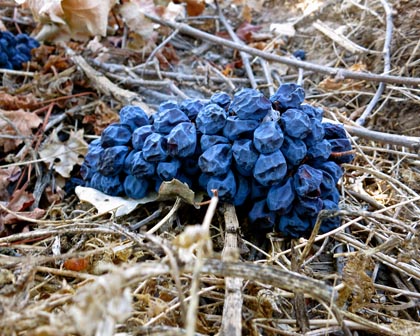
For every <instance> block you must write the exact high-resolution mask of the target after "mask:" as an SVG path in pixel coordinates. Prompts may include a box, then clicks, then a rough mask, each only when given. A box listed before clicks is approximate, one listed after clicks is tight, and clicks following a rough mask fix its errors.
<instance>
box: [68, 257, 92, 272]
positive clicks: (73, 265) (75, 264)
mask: <svg viewBox="0 0 420 336" xmlns="http://www.w3.org/2000/svg"><path fill="white" fill-rule="evenodd" d="M88 266H89V259H88V258H70V259H67V260H66V261H65V262H64V263H63V267H64V268H65V269H67V270H69V271H74V272H80V271H84V270H85V269H86V268H88Z"/></svg>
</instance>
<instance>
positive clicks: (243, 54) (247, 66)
mask: <svg viewBox="0 0 420 336" xmlns="http://www.w3.org/2000/svg"><path fill="white" fill-rule="evenodd" d="M216 5H217V12H218V14H219V19H220V21H221V22H222V23H223V25H224V26H225V28H226V30H227V31H228V33H229V36H230V38H231V39H232V40H233V41H234V42H235V43H237V44H239V45H244V43H243V42H242V41H241V40H240V39H239V37H238V35H236V33H235V32H234V31H233V29H232V26H231V25H230V24H229V22H228V20H226V17H225V16H224V15H223V13H222V10H221V9H220V7H219V5H218V4H217V2H216ZM239 54H240V55H241V59H242V63H243V65H244V68H245V71H246V73H247V75H248V78H249V82H250V83H251V87H252V88H253V89H256V88H257V82H256V81H255V77H254V73H253V72H252V68H251V64H250V63H249V55H248V54H247V53H246V52H243V51H240V52H239Z"/></svg>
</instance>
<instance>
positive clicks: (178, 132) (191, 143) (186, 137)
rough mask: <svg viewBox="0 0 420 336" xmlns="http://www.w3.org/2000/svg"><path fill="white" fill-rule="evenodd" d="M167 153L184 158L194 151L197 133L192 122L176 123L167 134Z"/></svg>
mask: <svg viewBox="0 0 420 336" xmlns="http://www.w3.org/2000/svg"><path fill="white" fill-rule="evenodd" d="M167 146H168V154H169V155H170V156H173V157H180V158H186V157H188V156H191V155H193V154H194V152H195V147H196V146H197V133H196V130H195V126H194V124H192V123H190V122H183V123H180V124H178V125H176V126H175V127H174V128H173V129H172V130H171V132H170V133H169V135H168V136H167Z"/></svg>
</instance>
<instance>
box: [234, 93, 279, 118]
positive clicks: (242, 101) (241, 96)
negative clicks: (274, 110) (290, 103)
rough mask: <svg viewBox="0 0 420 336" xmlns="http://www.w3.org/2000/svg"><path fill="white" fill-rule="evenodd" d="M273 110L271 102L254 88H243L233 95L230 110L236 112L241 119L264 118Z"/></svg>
mask: <svg viewBox="0 0 420 336" xmlns="http://www.w3.org/2000/svg"><path fill="white" fill-rule="evenodd" d="M270 111H271V102H270V100H269V99H267V98H266V97H264V95H263V94H262V93H261V92H260V91H257V90H254V89H249V88H245V89H241V90H239V91H238V92H237V93H235V95H234V96H233V100H232V102H231V104H230V106H229V112H230V113H235V114H236V115H237V116H238V117H239V119H244V120H249V119H251V120H262V119H263V118H264V117H265V116H266V115H267V113H268V112H270Z"/></svg>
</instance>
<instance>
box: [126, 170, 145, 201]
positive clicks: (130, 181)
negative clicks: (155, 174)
mask: <svg viewBox="0 0 420 336" xmlns="http://www.w3.org/2000/svg"><path fill="white" fill-rule="evenodd" d="M123 185H124V191H125V194H126V195H127V196H128V197H130V198H134V199H139V198H143V197H144V196H146V194H147V190H148V188H149V181H148V180H147V179H144V178H137V177H135V176H133V175H127V176H126V177H125V179H124V184H123Z"/></svg>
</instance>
